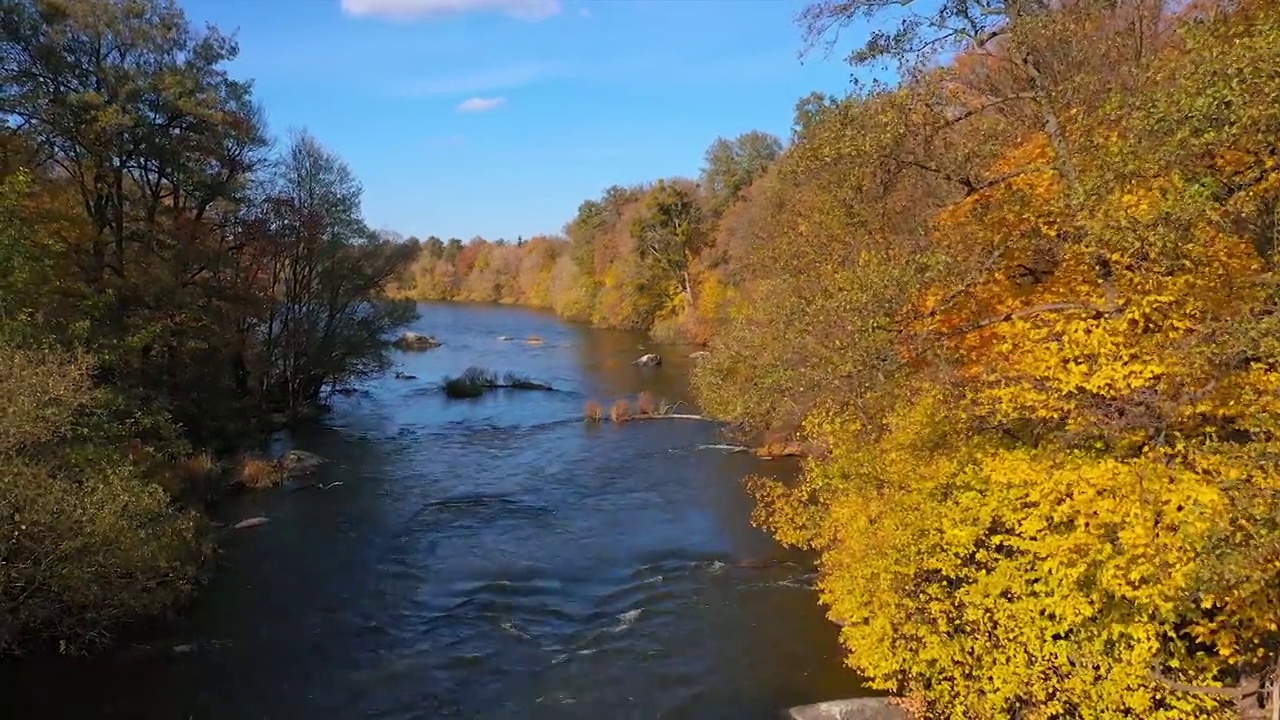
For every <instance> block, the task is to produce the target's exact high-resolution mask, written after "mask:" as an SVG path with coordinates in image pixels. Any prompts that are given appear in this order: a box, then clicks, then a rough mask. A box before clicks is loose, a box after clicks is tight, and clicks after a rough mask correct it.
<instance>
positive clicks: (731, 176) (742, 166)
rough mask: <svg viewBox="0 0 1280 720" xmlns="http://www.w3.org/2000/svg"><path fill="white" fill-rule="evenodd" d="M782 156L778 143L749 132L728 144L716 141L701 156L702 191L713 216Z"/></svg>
mask: <svg viewBox="0 0 1280 720" xmlns="http://www.w3.org/2000/svg"><path fill="white" fill-rule="evenodd" d="M781 154H782V141H781V140H779V139H778V138H777V137H775V136H773V135H770V134H769V133H765V132H760V131H759V130H752V131H751V132H747V133H743V134H741V135H739V136H738V137H736V138H733V139H732V140H726V139H725V138H716V140H715V142H713V143H711V147H709V148H707V152H706V154H705V155H704V156H703V165H702V175H701V176H700V178H699V180H700V183H701V185H702V190H703V192H705V193H706V194H707V196H708V197H709V198H710V199H711V209H712V211H713V212H714V213H716V214H717V215H718V214H719V213H721V212H723V211H724V209H725V208H727V207H728V206H729V205H730V204H731V203H732V202H733V201H734V200H736V199H738V195H739V193H741V192H742V191H743V190H746V189H747V187H748V186H750V185H751V183H752V182H754V181H755V179H756V178H758V177H760V176H761V175H763V174H764V172H765V171H766V170H768V169H769V166H770V165H771V164H773V162H774V161H776V160H777V159H778V156H780V155H781Z"/></svg>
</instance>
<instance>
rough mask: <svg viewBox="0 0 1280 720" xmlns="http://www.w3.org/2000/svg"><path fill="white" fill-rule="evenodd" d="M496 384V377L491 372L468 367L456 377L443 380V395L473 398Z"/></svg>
mask: <svg viewBox="0 0 1280 720" xmlns="http://www.w3.org/2000/svg"><path fill="white" fill-rule="evenodd" d="M497 384H498V376H497V375H495V374H494V372H493V371H492V370H488V369H485V368H481V367H474V366H473V367H469V368H467V369H466V370H464V371H463V372H462V374H461V375H459V376H458V377H446V378H445V379H444V394H445V395H446V396H448V397H451V398H475V397H480V396H481V395H483V394H484V391H485V390H487V389H489V388H492V387H495V386H496V385H497Z"/></svg>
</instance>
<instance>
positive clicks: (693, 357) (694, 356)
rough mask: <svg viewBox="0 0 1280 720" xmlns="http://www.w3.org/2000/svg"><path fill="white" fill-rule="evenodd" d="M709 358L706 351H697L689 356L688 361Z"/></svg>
mask: <svg viewBox="0 0 1280 720" xmlns="http://www.w3.org/2000/svg"><path fill="white" fill-rule="evenodd" d="M709 357H711V353H709V352H707V351H706V350H699V351H698V352H696V353H693V354H691V355H690V356H689V359H690V360H706V359H707V358H709Z"/></svg>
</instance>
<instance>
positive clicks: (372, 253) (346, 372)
mask: <svg viewBox="0 0 1280 720" xmlns="http://www.w3.org/2000/svg"><path fill="white" fill-rule="evenodd" d="M361 192H362V190H361V187H360V185H359V183H358V182H357V181H356V179H355V177H354V176H353V175H352V174H351V171H350V169H349V168H348V167H347V166H346V165H345V164H344V163H343V162H342V161H341V160H339V159H338V158H337V157H336V156H334V155H333V154H331V153H330V152H328V151H327V150H325V149H324V148H323V147H322V146H321V145H320V144H319V143H318V142H316V140H315V139H314V138H312V137H311V136H310V135H307V134H305V133H299V134H296V135H295V136H294V138H293V140H292V142H291V144H290V146H289V149H288V151H287V152H286V154H285V156H284V157H283V158H282V160H281V163H280V166H279V168H278V170H277V171H276V176H275V177H274V178H273V182H272V185H271V190H270V194H269V195H268V198H267V200H266V202H265V203H264V207H263V208H262V211H261V213H260V215H259V217H258V218H257V222H256V224H255V228H254V229H255V231H256V232H258V233H261V235H262V236H263V237H265V238H266V239H267V240H268V242H269V243H270V244H271V248H272V249H271V252H270V254H269V256H268V257H267V259H266V262H267V264H268V266H269V268H270V272H269V283H270V288H271V292H272V298H273V302H272V304H271V309H270V311H269V313H268V315H267V318H266V320H265V322H264V323H263V325H262V328H261V333H262V342H263V347H264V351H265V357H266V364H267V366H268V368H269V372H268V374H267V375H266V376H265V377H264V379H263V382H264V390H265V392H266V394H267V396H268V397H270V398H272V399H273V400H274V401H275V402H278V403H280V404H281V405H282V407H283V408H284V409H285V410H286V411H287V412H290V413H294V414H297V413H299V412H303V411H304V410H305V409H307V408H308V407H309V406H312V405H314V403H316V402H317V401H318V400H319V399H320V394H321V392H322V391H323V390H324V389H325V388H326V387H331V386H334V385H341V384H343V383H346V382H349V381H351V380H354V379H358V378H361V377H366V376H368V375H371V374H374V373H376V372H380V371H382V370H384V369H385V368H386V367H387V365H388V363H389V360H388V357H387V350H388V348H389V347H390V345H389V343H390V339H391V338H390V337H389V336H388V333H390V332H391V331H392V330H394V329H396V328H397V327H400V326H402V325H404V324H406V323H407V322H409V321H410V320H411V319H412V318H413V316H414V311H413V310H412V308H411V307H409V306H407V305H405V304H403V303H396V302H392V301H389V300H387V299H386V298H385V297H383V296H382V289H383V288H384V287H385V285H386V284H387V283H388V282H389V281H390V280H391V279H392V278H393V277H395V276H396V275H397V274H398V273H399V272H400V271H401V270H402V269H403V268H404V267H405V266H407V265H408V263H409V262H411V261H412V260H413V257H414V253H415V249H414V248H412V247H409V246H406V245H404V244H402V243H398V242H394V241H392V240H388V239H386V238H383V237H378V236H377V234H376V233H373V232H372V231H370V230H369V228H368V227H367V226H366V225H365V224H364V221H363V219H362V218H361V216H360V196H361Z"/></svg>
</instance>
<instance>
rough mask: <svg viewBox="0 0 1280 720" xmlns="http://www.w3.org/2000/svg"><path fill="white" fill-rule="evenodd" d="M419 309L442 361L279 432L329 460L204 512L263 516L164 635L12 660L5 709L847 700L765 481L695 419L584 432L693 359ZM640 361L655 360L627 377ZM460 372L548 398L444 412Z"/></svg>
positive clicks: (491, 713) (408, 710)
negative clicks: (287, 485)
mask: <svg viewBox="0 0 1280 720" xmlns="http://www.w3.org/2000/svg"><path fill="white" fill-rule="evenodd" d="M421 310H422V316H421V318H420V319H419V320H418V322H417V323H415V325H414V326H413V329H414V330H416V331H418V332H422V333H429V334H434V335H436V336H438V337H439V338H440V339H441V340H443V341H444V342H445V345H444V346H443V347H441V348H438V349H436V350H432V351H430V352H426V353H406V354H398V355H397V357H396V360H397V362H398V363H399V368H398V369H400V370H401V371H403V372H405V373H409V374H413V375H416V376H418V377H417V379H396V378H394V377H393V376H392V375H390V374H388V375H387V376H386V377H385V378H381V379H378V380H375V381H373V382H370V383H369V384H368V385H367V386H365V387H364V389H363V391H362V392H361V393H360V394H358V395H355V396H352V397H348V398H343V399H341V400H339V401H338V402H337V403H336V406H335V410H334V413H333V414H332V416H331V417H329V418H328V419H327V420H326V421H325V423H324V424H323V426H322V427H320V428H318V429H314V430H309V431H307V432H306V433H304V434H301V435H300V436H298V437H297V438H294V440H293V442H294V444H295V446H296V447H299V448H302V449H306V450H310V451H313V452H316V453H319V454H320V455H322V456H324V457H326V458H328V459H329V462H328V463H327V464H326V465H325V466H323V468H322V470H321V472H320V473H319V475H318V477H317V479H318V480H319V482H321V483H324V484H325V485H327V486H328V487H327V488H326V489H317V488H310V489H303V490H296V491H291V490H288V489H281V490H275V491H269V492H266V493H260V494H255V495H245V496H240V497H237V498H233V499H231V500H229V501H227V502H225V503H223V504H222V505H221V506H220V507H219V509H218V515H219V516H220V517H221V519H224V520H229V521H234V520H236V519H239V518H242V517H248V516H253V515H265V516H267V517H268V518H270V520H271V522H270V523H269V524H267V525H263V526H260V527H256V528H252V529H247V530H240V531H235V532H232V533H230V534H228V535H227V537H226V538H225V540H224V542H223V543H222V547H223V549H224V551H225V552H224V553H223V556H222V567H221V568H220V569H219V572H218V574H217V575H216V577H215V578H214V580H213V581H212V583H211V584H210V585H209V586H208V587H207V588H206V590H205V592H204V593H203V594H202V596H201V598H200V600H199V601H198V602H197V604H196V606H195V608H194V609H193V611H192V613H191V615H190V617H189V618H188V619H186V620H185V621H184V622H182V623H181V624H180V626H179V628H178V629H177V630H176V633H175V634H174V635H173V636H170V637H167V638H165V639H164V642H163V643H160V644H158V645H157V646H156V647H154V648H153V649H152V650H151V651H149V652H128V651H126V652H123V653H120V654H118V655H116V656H112V657H108V658H99V659H94V660H92V661H84V662H69V661H62V662H52V663H50V662H47V661H34V660H29V661H24V662H22V663H18V664H16V665H12V666H10V667H8V668H6V669H4V670H3V671H0V672H2V674H0V680H3V681H4V683H5V684H6V685H8V686H9V687H7V688H5V689H4V692H3V695H2V696H0V697H3V698H4V700H3V701H2V702H3V703H4V705H5V706H6V710H5V711H4V713H3V714H4V717H6V718H16V717H32V718H47V717H95V718H96V717H120V718H164V719H170V718H172V719H175V720H176V719H180V718H228V719H235V720H241V719H248V718H358V717H366V718H453V717H466V718H579V717H581V718H659V717H663V718H667V717H669V718H686V717H687V718H743V719H749V718H776V717H778V716H779V714H780V711H781V710H782V709H783V708H785V707H787V706H789V705H795V704H801V703H807V702H816V701H820V700H826V699H832V698H836V697H842V696H848V695H856V694H859V687H858V683H857V678H856V676H854V675H853V674H852V673H851V672H850V671H848V670H845V669H843V668H842V667H841V664H840V652H839V649H838V646H837V641H836V630H835V628H834V626H832V625H831V624H830V623H828V622H827V621H826V620H825V619H824V618H823V615H822V610H821V608H819V607H818V605H817V601H816V593H815V592H814V590H813V589H812V583H813V580H814V575H813V570H812V563H811V559H810V558H807V557H805V556H803V555H798V554H795V553H790V552H788V551H785V550H783V549H782V548H780V547H778V546H777V545H776V544H775V543H774V542H773V541H772V540H771V539H769V538H768V537H767V536H766V535H764V534H763V533H761V532H760V531H758V530H756V529H755V528H753V527H751V525H750V523H749V515H750V511H751V503H750V500H749V498H748V497H747V496H746V495H745V493H744V491H743V489H742V485H741V482H740V481H741V479H742V477H743V476H744V475H747V474H749V473H752V472H760V471H784V472H785V471H787V466H786V465H784V464H781V463H775V464H767V463H764V462H763V461H759V460H756V459H754V458H752V457H750V456H745V455H732V454H726V453H724V452H722V451H718V450H714V449H701V448H700V447H699V446H700V445H707V444H714V443H717V442H722V439H721V438H720V437H719V436H718V435H717V432H716V429H715V427H714V426H712V425H711V424H709V423H703V422H698V421H687V420H674V419H667V420H655V421H648V422H637V423H631V424H626V425H621V426H615V425H612V424H602V425H592V424H587V423H584V422H583V421H582V407H583V404H584V402H585V401H586V400H587V399H589V398H598V399H601V400H603V401H608V400H612V399H614V398H617V397H622V396H627V395H633V394H634V393H637V392H639V391H641V390H648V391H649V392H651V393H653V394H654V395H655V396H657V397H659V398H666V399H670V400H672V401H677V400H682V401H685V402H686V403H688V402H689V397H688V375H689V371H690V369H691V361H690V360H688V359H686V356H687V354H688V352H689V349H683V350H681V349H679V348H670V347H663V348H657V347H648V348H642V346H645V345H646V341H645V339H644V338H643V337H641V336H639V335H635V334H630V333H622V332H606V331H600V330H592V329H588V328H585V327H581V326H575V325H570V324H566V323H563V322H561V321H559V320H557V319H556V318H555V317H553V316H551V315H548V314H545V313H540V312H536V311H530V310H523V309H516V308H503V307H488V306H465V305H437V304H427V305H423V306H422V308H421ZM503 335H507V336H511V337H514V338H517V340H500V339H499V337H500V336H503ZM529 336H537V337H539V338H541V339H542V341H543V342H542V343H541V344H532V343H528V342H526V341H525V338H527V337H529ZM650 351H656V352H660V353H662V354H663V356H664V360H665V364H664V365H663V366H662V367H659V368H640V367H636V366H634V365H632V364H631V361H632V360H633V359H635V358H636V357H638V356H639V355H641V354H643V353H645V352H650ZM472 364H476V365H484V366H487V367H490V368H492V369H494V370H497V371H499V372H502V371H507V370H512V371H518V372H521V373H525V374H527V375H529V376H531V377H533V378H534V379H536V380H539V381H542V382H546V383H549V384H551V385H552V386H554V387H555V388H556V389H557V391H556V392H533V391H516V390H500V391H495V392H492V393H490V394H488V395H486V396H484V397H482V398H478V399H474V400H448V399H446V398H445V397H444V395H443V393H442V392H441V391H440V390H439V389H438V383H439V379H440V377H441V376H442V375H444V374H456V373H458V372H460V371H462V370H463V369H464V368H466V367H467V366H468V365H472ZM606 405H607V403H606ZM331 483H340V484H335V485H330V484H331ZM14 711H16V714H15V713H14Z"/></svg>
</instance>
